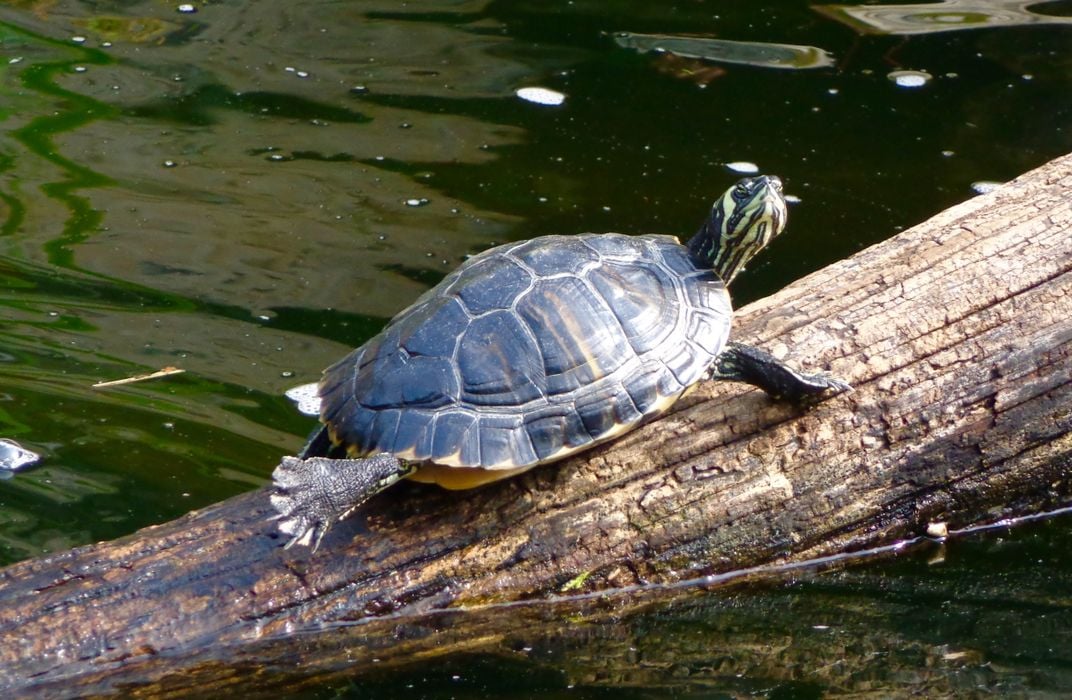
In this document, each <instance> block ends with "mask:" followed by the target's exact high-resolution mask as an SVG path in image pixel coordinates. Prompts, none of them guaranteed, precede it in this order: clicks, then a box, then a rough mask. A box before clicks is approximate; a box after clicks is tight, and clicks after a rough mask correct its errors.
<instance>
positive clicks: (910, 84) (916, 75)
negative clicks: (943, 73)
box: [886, 70, 934, 88]
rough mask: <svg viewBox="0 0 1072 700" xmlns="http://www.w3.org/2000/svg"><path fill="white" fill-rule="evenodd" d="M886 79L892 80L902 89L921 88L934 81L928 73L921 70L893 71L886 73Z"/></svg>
mask: <svg viewBox="0 0 1072 700" xmlns="http://www.w3.org/2000/svg"><path fill="white" fill-rule="evenodd" d="M886 77H887V78H889V79H890V80H892V81H893V83H894V84H895V85H897V87H903V88H918V87H923V86H924V85H926V84H927V83H929V82H930V81H931V80H933V79H934V78H933V76H932V75H931V74H930V73H927V72H925V71H921V70H895V71H893V72H891V73H887V74H886Z"/></svg>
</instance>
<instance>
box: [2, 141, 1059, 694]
mask: <svg viewBox="0 0 1072 700" xmlns="http://www.w3.org/2000/svg"><path fill="white" fill-rule="evenodd" d="M1070 271H1072V156H1068V157H1064V158H1060V159H1058V160H1055V161H1053V162H1051V163H1049V164H1047V165H1045V166H1043V167H1042V168H1039V169H1037V170H1035V171H1032V172H1031V173H1028V174H1027V175H1025V176H1023V177H1021V178H1019V179H1017V180H1016V181H1014V182H1013V183H1010V184H1008V185H1005V186H1003V187H1001V188H999V189H998V190H996V191H995V192H993V193H991V194H989V195H985V196H981V197H977V198H974V199H971V200H969V201H967V202H964V203H963V204H960V205H958V206H955V207H953V208H952V209H950V210H948V211H946V212H943V213H941V214H939V215H938V216H936V217H934V218H933V219H930V220H929V221H927V222H924V223H922V224H920V225H919V226H917V227H915V228H913V229H911V230H909V231H906V232H905V233H903V234H901V235H899V236H897V237H895V238H894V239H892V240H890V241H887V242H885V243H882V244H880V245H877V246H874V247H872V248H869V249H867V250H865V251H862V252H861V253H859V254H857V255H855V256H853V257H852V258H850V259H848V260H845V261H843V262H841V263H838V264H835V265H832V266H830V267H828V268H826V269H824V270H821V271H819V272H817V273H815V274H813V275H811V276H809V277H807V278H805V279H803V280H800V281H798V282H796V283H794V284H792V285H790V286H789V287H787V288H786V289H785V290H783V291H782V292H780V293H778V294H776V295H774V296H772V297H770V298H767V299H764V300H762V301H759V302H757V303H755V304H751V305H749V306H748V307H746V308H745V309H743V310H742V311H741V312H740V313H739V314H738V317H737V319H736V321H735V337H736V338H737V339H740V340H744V341H746V342H750V343H755V344H757V345H759V346H761V347H765V348H767V349H769V350H771V351H773V352H774V353H775V354H776V355H779V356H783V357H785V358H787V359H789V360H790V361H792V362H794V363H796V364H798V365H800V366H804V367H808V368H814V369H823V370H826V371H829V372H831V373H833V374H835V375H837V376H839V377H843V378H845V379H847V380H849V381H850V382H852V383H853V384H854V385H855V387H856V389H855V391H854V392H853V393H850V394H846V395H841V396H838V397H836V398H834V399H831V400H829V401H826V402H824V403H822V404H819V405H818V406H815V407H813V408H811V409H810V410H807V411H804V410H801V409H798V408H794V407H792V406H788V405H785V404H778V403H773V402H771V401H770V400H768V399H767V398H766V397H765V396H764V395H763V394H762V393H760V392H758V391H757V390H754V389H750V388H749V387H745V386H739V385H727V384H720V383H708V384H704V385H702V386H700V387H699V388H698V389H697V390H696V391H694V392H693V393H691V394H690V395H689V396H688V397H687V398H685V399H683V400H682V401H681V402H679V406H678V407H677V408H676V410H675V411H674V412H673V413H671V414H670V415H669V416H667V417H665V418H663V419H661V420H659V421H656V422H654V423H651V424H649V425H647V426H644V427H642V428H640V429H638V430H636V431H634V432H633V433H630V434H629V435H627V436H625V437H624V438H622V439H620V440H618V441H616V442H615V443H613V444H611V445H609V446H605V447H600V448H597V449H595V450H593V451H590V452H588V453H586V454H584V455H581V456H580V457H578V458H576V459H571V460H568V461H566V462H563V463H561V464H559V465H555V466H551V467H546V468H541V469H537V470H533V471H532V472H529V473H527V474H526V475H523V476H521V477H518V478H516V479H512V480H508V481H504V482H500V483H497V484H494V485H492V486H489V487H485V488H482V489H478V490H474V491H467V492H454V493H452V492H445V491H441V490H438V489H435V488H433V487H425V486H421V485H416V484H403V485H401V486H399V487H396V488H394V489H392V490H391V491H389V492H387V493H385V494H384V495H382V496H380V497H377V498H376V499H374V501H372V502H371V503H369V504H368V505H367V506H365V507H364V508H363V509H362V510H361V511H360V513H359V514H358V515H356V516H355V517H353V518H351V519H350V520H349V521H346V522H344V523H343V524H341V525H339V526H337V527H336V528H335V529H334V530H333V531H332V532H331V533H330V534H329V535H328V536H327V537H326V538H325V540H324V543H323V545H322V547H321V549H320V550H319V551H318V552H316V553H310V552H309V551H308V550H304V549H292V550H283V549H282V544H283V542H284V540H283V539H282V538H281V537H280V536H278V534H277V533H276V532H275V529H274V526H273V524H272V522H270V520H269V517H270V515H271V514H272V511H271V508H270V506H269V504H268V499H267V491H266V490H264V489H261V490H258V491H256V492H253V493H249V494H245V495H242V496H239V497H237V498H233V499H231V500H228V501H226V502H223V503H220V504H217V505H215V506H211V507H209V508H205V509H203V510H200V511H197V512H194V513H190V514H189V515H187V516H185V517H183V518H180V519H178V520H175V521H173V522H169V523H165V524H162V525H158V526H155V527H150V528H146V529H144V530H141V531H139V532H137V533H135V534H133V535H131V536H128V537H125V538H122V539H119V540H115V541H113V542H105V543H101V544H96V545H91V546H87V547H81V548H78V549H75V550H72V551H69V552H65V553H61V554H56V555H50V556H47V557H43V558H40V559H36V560H32V561H27V562H23V563H20V564H16V565H14V566H11V567H8V568H7V569H5V570H3V571H0V634H2V636H3V639H4V640H5V643H4V644H2V645H0V688H5V689H7V690H9V691H11V690H13V691H18V692H22V693H32V692H38V693H44V694H56V695H63V694H71V695H79V694H90V693H109V692H118V690H119V689H120V688H126V689H128V690H129V688H130V685H129V684H132V683H134V684H146V683H148V684H150V685H148V686H147V688H148V689H147V690H145V691H144V692H145V693H146V694H150V695H162V694H182V693H183V692H186V691H190V690H192V691H194V692H205V691H206V689H213V690H215V691H222V690H223V689H224V688H225V687H228V686H233V685H235V684H241V683H242V682H243V681H241V679H242V678H244V677H246V676H243V675H242V674H241V673H240V672H239V671H240V669H245V668H249V669H257V670H258V672H259V673H260V676H259V680H261V681H263V679H264V677H266V676H273V674H274V676H273V677H276V678H278V679H282V680H279V681H278V682H279V685H280V687H294V686H295V684H298V685H300V683H301V682H302V681H301V678H302V676H301V675H300V674H305V673H308V672H309V670H308V669H314V670H315V669H319V670H329V671H330V670H338V669H341V668H344V667H345V668H348V671H347V672H349V673H354V672H357V671H360V670H361V668H362V666H361V664H362V663H365V664H368V665H369V666H372V664H371V660H372V659H373V658H375V659H377V660H379V662H380V664H381V665H379V666H377V668H382V667H383V665H397V664H403V663H408V662H412V661H419V660H422V659H426V658H428V657H429V656H431V655H438V654H444V653H447V652H448V651H452V650H465V649H486V648H489V645H490V647H491V648H494V647H495V646H496V645H501V644H505V643H506V642H505V641H504V640H508V639H509V638H510V635H511V634H517V633H519V631H523V630H528V631H529V632H532V631H533V630H534V629H538V628H541V626H542V627H543V628H550V627H554V626H556V625H557V623H558V622H559V621H560V620H561V614H562V610H563V607H567V608H569V609H574V610H576V609H585V610H590V609H591V606H592V605H593V600H598V599H593V598H588V597H585V595H584V594H586V593H591V592H593V591H613V590H621V589H623V588H624V589H625V590H628V591H630V594H629V596H628V598H627V600H628V601H629V602H628V604H629V605H641V604H643V601H645V600H646V599H647V598H646V595H645V594H643V593H642V592H641V591H642V590H643V589H641V591H638V590H637V589H635V588H626V587H630V586H636V585H638V584H644V583H647V582H674V581H681V580H688V579H692V578H696V577H699V576H702V575H705V574H710V573H713V572H722V571H730V570H734V569H740V568H742V567H749V566H755V565H760V564H764V563H772V562H794V561H802V560H804V559H807V558H810V557H816V556H820V555H827V554H833V553H838V552H848V551H853V550H857V549H861V548H864V547H869V546H873V545H876V544H880V543H884V542H890V541H893V540H895V539H897V538H902V537H905V536H909V535H913V534H918V533H920V532H922V530H923V529H924V528H925V527H926V526H927V524H928V523H930V522H932V521H948V522H950V523H952V524H961V523H973V522H979V521H983V520H986V519H991V518H995V517H1004V516H1008V515H1013V514H1023V513H1027V512H1033V511H1037V510H1039V509H1043V508H1047V507H1051V506H1053V505H1056V504H1059V503H1062V502H1064V501H1066V500H1067V499H1068V498H1069V496H1070V494H1072V483H1070V472H1072V469H1070V464H1072V432H1070V429H1072V318H1070V316H1072V314H1070V311H1072V301H1070V300H1072V274H1070ZM547 598H552V599H554V600H555V601H557V602H554V603H553V604H549V603H547V602H544V603H535V602H533V603H529V604H518V603H517V602H516V601H539V600H546V599H547ZM571 599H572V600H571ZM624 604H625V603H623V605H624ZM596 605H597V607H598V603H596ZM578 606H579V608H578ZM337 623H348V625H349V626H340V625H339V624H337ZM313 631H316V632H313ZM295 637H297V639H295ZM299 662H300V663H302V664H305V669H306V670H303V671H301V672H300V674H299V672H297V671H294V670H287V669H293V667H294V665H295V664H297V663H299ZM355 663H356V664H358V665H357V666H356V667H354V666H352V665H351V664H355ZM295 674H299V675H295Z"/></svg>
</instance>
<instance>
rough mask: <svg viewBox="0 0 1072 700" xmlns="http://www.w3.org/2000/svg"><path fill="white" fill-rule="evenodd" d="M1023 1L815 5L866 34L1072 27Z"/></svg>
mask: <svg viewBox="0 0 1072 700" xmlns="http://www.w3.org/2000/svg"><path fill="white" fill-rule="evenodd" d="M1043 4H1044V3H1040V2H1030V1H1028V2H1025V1H1024V0H940V2H928V3H918V4H917V3H913V4H902V5H815V6H814V9H815V10H816V11H817V12H821V13H822V14H824V15H826V16H827V17H830V18H831V19H835V20H837V21H839V22H843V23H844V24H847V25H849V26H850V27H852V28H853V29H855V30H856V31H858V32H862V33H867V34H931V33H933V32H951V31H957V30H964V29H986V28H993V27H1016V26H1022V25H1031V24H1065V25H1067V24H1072V17H1059V16H1056V15H1047V14H1042V13H1040V12H1038V8H1039V6H1040V5H1043Z"/></svg>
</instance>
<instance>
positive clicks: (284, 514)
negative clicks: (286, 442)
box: [270, 457, 339, 552]
mask: <svg viewBox="0 0 1072 700" xmlns="http://www.w3.org/2000/svg"><path fill="white" fill-rule="evenodd" d="M330 461H332V460H327V459H324V458H313V459H307V460H303V459H298V458H296V457H284V458H283V461H282V462H280V464H279V466H278V467H276V468H275V471H274V472H273V473H272V480H273V481H274V483H275V493H273V494H272V495H271V497H270V500H271V502H272V507H273V508H275V509H276V511H278V512H277V513H276V514H275V516H273V517H272V520H278V521H279V524H278V527H279V531H280V532H282V533H283V534H286V535H290V536H291V537H290V541H288V542H287V544H286V545H285V547H284V548H285V549H290V548H291V547H293V546H294V545H296V544H299V545H301V546H303V547H308V546H310V544H312V546H313V551H314V552H315V551H316V550H317V548H318V547H319V546H320V541H321V540H322V539H324V535H325V534H327V531H328V530H329V529H330V528H331V526H332V525H334V524H335V522H336V521H337V520H338V519H339V518H338V517H337V516H336V517H333V516H332V514H331V513H330V512H329V506H330V505H331V502H330V501H328V500H326V499H325V498H323V495H324V481H323V480H324V479H325V478H330V474H329V473H328V471H327V469H326V467H327V466H328V465H325V464H322V463H321V462H330Z"/></svg>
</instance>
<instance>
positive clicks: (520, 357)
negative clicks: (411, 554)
mask: <svg viewBox="0 0 1072 700" xmlns="http://www.w3.org/2000/svg"><path fill="white" fill-rule="evenodd" d="M730 313H731V311H730V306H729V300H728V296H727V295H726V291H725V287H724V285H723V284H722V282H721V281H720V280H719V279H718V277H717V276H716V275H715V274H714V273H713V272H711V271H707V270H698V269H697V268H696V267H695V265H694V264H693V263H692V261H691V260H690V259H689V257H688V251H687V250H686V249H685V248H684V247H682V246H681V245H680V244H678V243H677V242H676V239H673V238H671V237H669V236H639V237H631V236H623V235H617V234H599V235H591V234H589V235H583V236H571V237H562V236H557V237H550V238H543V239H538V240H535V241H529V242H526V243H520V244H511V245H507V246H502V247H500V248H495V249H492V250H490V251H485V252H484V253H481V254H480V255H478V256H474V257H473V258H471V259H470V260H469V262H468V263H467V264H465V265H463V266H462V267H461V268H459V270H458V271H457V272H456V273H454V274H452V275H450V276H449V277H448V278H446V279H445V280H444V282H443V283H441V284H440V285H439V286H437V287H436V288H435V289H433V290H430V291H429V292H428V293H426V294H425V295H422V297H421V298H420V299H419V300H418V302H417V303H416V304H414V306H412V307H410V308H409V309H407V310H406V311H403V312H402V313H401V314H399V315H398V316H397V317H396V318H395V319H394V320H392V322H391V323H390V324H389V325H388V327H387V328H386V329H385V331H384V332H383V333H382V334H381V335H380V336H377V337H376V338H374V339H373V340H371V341H370V342H369V343H367V344H366V345H365V346H363V347H362V348H359V349H358V350H356V351H354V353H352V354H351V355H350V356H349V357H347V358H344V359H343V360H342V361H340V362H338V363H336V364H335V365H333V366H332V367H330V368H329V369H328V370H327V371H326V372H325V376H324V379H323V381H322V382H321V389H320V393H321V397H322V399H323V406H324V409H323V415H322V418H323V419H324V421H325V423H326V424H327V425H328V426H329V427H330V428H331V431H332V435H333V437H334V439H336V440H337V441H339V442H342V443H344V444H347V445H353V446H355V447H354V451H355V452H357V453H362V454H364V453H371V452H381V451H384V452H391V453H394V454H397V455H398V456H400V457H402V458H403V459H410V460H419V461H430V462H435V463H439V464H444V465H449V466H480V467H485V468H516V467H524V466H528V465H531V464H535V463H538V462H542V461H546V460H549V459H553V458H557V457H559V456H561V455H563V454H566V453H569V452H572V451H575V450H578V449H581V448H583V447H585V446H588V445H590V444H592V443H593V442H596V441H601V440H604V439H608V438H610V437H613V436H614V435H616V434H618V433H620V432H622V431H623V430H624V429H626V428H627V427H631V426H633V425H635V424H636V423H637V422H639V421H641V420H643V419H644V418H646V417H648V416H650V415H654V414H656V413H659V412H661V411H663V410H665V409H666V407H667V406H669V405H670V404H671V403H672V401H673V400H674V399H675V398H676V397H677V396H678V395H679V394H680V393H681V391H683V390H684V388H685V387H687V386H688V385H690V384H692V383H693V382H695V381H696V380H697V379H699V378H700V376H701V375H702V374H703V372H704V371H705V370H706V368H707V367H708V366H709V364H710V363H711V361H712V360H713V359H714V357H715V356H716V355H717V354H718V352H719V351H721V349H722V347H723V346H724V344H725V340H726V336H727V334H728V331H729V318H730Z"/></svg>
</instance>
